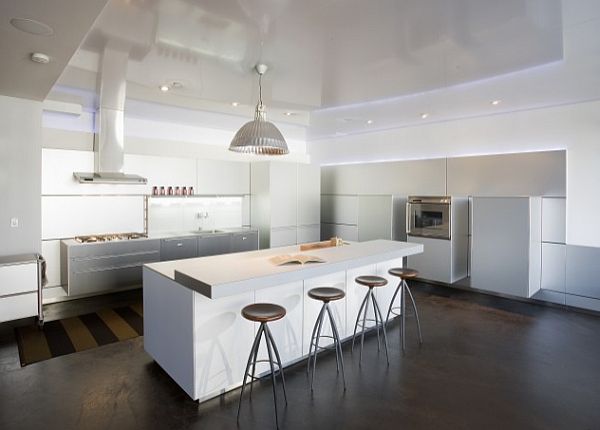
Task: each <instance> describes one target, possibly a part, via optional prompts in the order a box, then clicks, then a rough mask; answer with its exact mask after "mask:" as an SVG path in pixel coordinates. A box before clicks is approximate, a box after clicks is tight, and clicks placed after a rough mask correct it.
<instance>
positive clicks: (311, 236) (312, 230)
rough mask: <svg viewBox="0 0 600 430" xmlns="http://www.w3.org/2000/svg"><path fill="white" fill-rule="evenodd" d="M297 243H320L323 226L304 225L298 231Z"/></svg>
mask: <svg viewBox="0 0 600 430" xmlns="http://www.w3.org/2000/svg"><path fill="white" fill-rule="evenodd" d="M296 234H297V239H296V241H297V243H298V244H301V243H310V242H318V241H319V240H320V239H321V225H320V224H315V225H303V226H299V227H298V230H297V233H296Z"/></svg>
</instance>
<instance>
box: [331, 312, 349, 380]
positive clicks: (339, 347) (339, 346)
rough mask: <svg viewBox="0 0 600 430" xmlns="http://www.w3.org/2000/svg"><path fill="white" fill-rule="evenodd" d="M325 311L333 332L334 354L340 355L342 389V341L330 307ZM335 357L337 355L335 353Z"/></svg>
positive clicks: (344, 375) (343, 377) (344, 376)
mask: <svg viewBox="0 0 600 430" xmlns="http://www.w3.org/2000/svg"><path fill="white" fill-rule="evenodd" d="M327 313H328V314H329V321H330V322H331V331H332V332H333V337H334V342H335V348H336V354H339V356H340V361H339V362H340V365H341V368H342V379H343V381H344V390H345V389H346V374H345V372H344V356H343V354H342V341H341V340H340V334H339V333H338V329H337V325H336V324H335V320H334V319H333V314H332V313H331V309H330V308H329V306H327ZM336 357H337V355H336Z"/></svg>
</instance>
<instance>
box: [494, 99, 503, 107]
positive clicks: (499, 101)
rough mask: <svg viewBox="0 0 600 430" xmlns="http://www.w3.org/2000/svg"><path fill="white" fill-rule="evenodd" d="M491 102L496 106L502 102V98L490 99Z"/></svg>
mask: <svg viewBox="0 0 600 430" xmlns="http://www.w3.org/2000/svg"><path fill="white" fill-rule="evenodd" d="M491 103H492V105H493V106H498V105H499V104H500V103H502V100H492V102H491Z"/></svg>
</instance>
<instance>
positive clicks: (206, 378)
mask: <svg viewBox="0 0 600 430" xmlns="http://www.w3.org/2000/svg"><path fill="white" fill-rule="evenodd" d="M254 294H255V293H254V291H248V292H245V293H240V294H237V295H234V296H230V297H224V298H220V299H209V298H207V297H205V296H203V295H202V294H200V293H196V292H194V293H193V303H194V319H193V322H191V321H190V323H189V324H190V326H191V327H193V329H194V340H193V345H194V368H195V370H196V373H195V381H194V385H195V388H194V396H193V399H195V400H200V401H203V400H207V399H209V398H211V397H215V396H218V395H220V394H222V393H225V392H226V391H229V390H232V389H233V388H236V387H238V386H240V385H241V384H242V380H243V377H244V371H245V370H246V362H247V360H248V355H249V353H250V348H251V347H252V342H253V341H254V336H255V333H256V332H255V327H254V323H252V322H250V321H248V320H246V319H245V318H243V317H242V315H241V311H242V308H243V307H244V306H246V305H249V304H252V303H254V302H255V300H254Z"/></svg>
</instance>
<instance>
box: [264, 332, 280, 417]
mask: <svg viewBox="0 0 600 430" xmlns="http://www.w3.org/2000/svg"><path fill="white" fill-rule="evenodd" d="M263 324H264V323H263ZM265 339H266V343H267V353H268V354H269V366H270V367H271V384H272V385H273V403H274V404H275V424H276V425H277V428H279V416H278V413H277V387H276V385H277V382H276V380H275V368H274V366H273V352H272V351H271V342H270V341H269V337H268V336H267V335H266V334H265Z"/></svg>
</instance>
